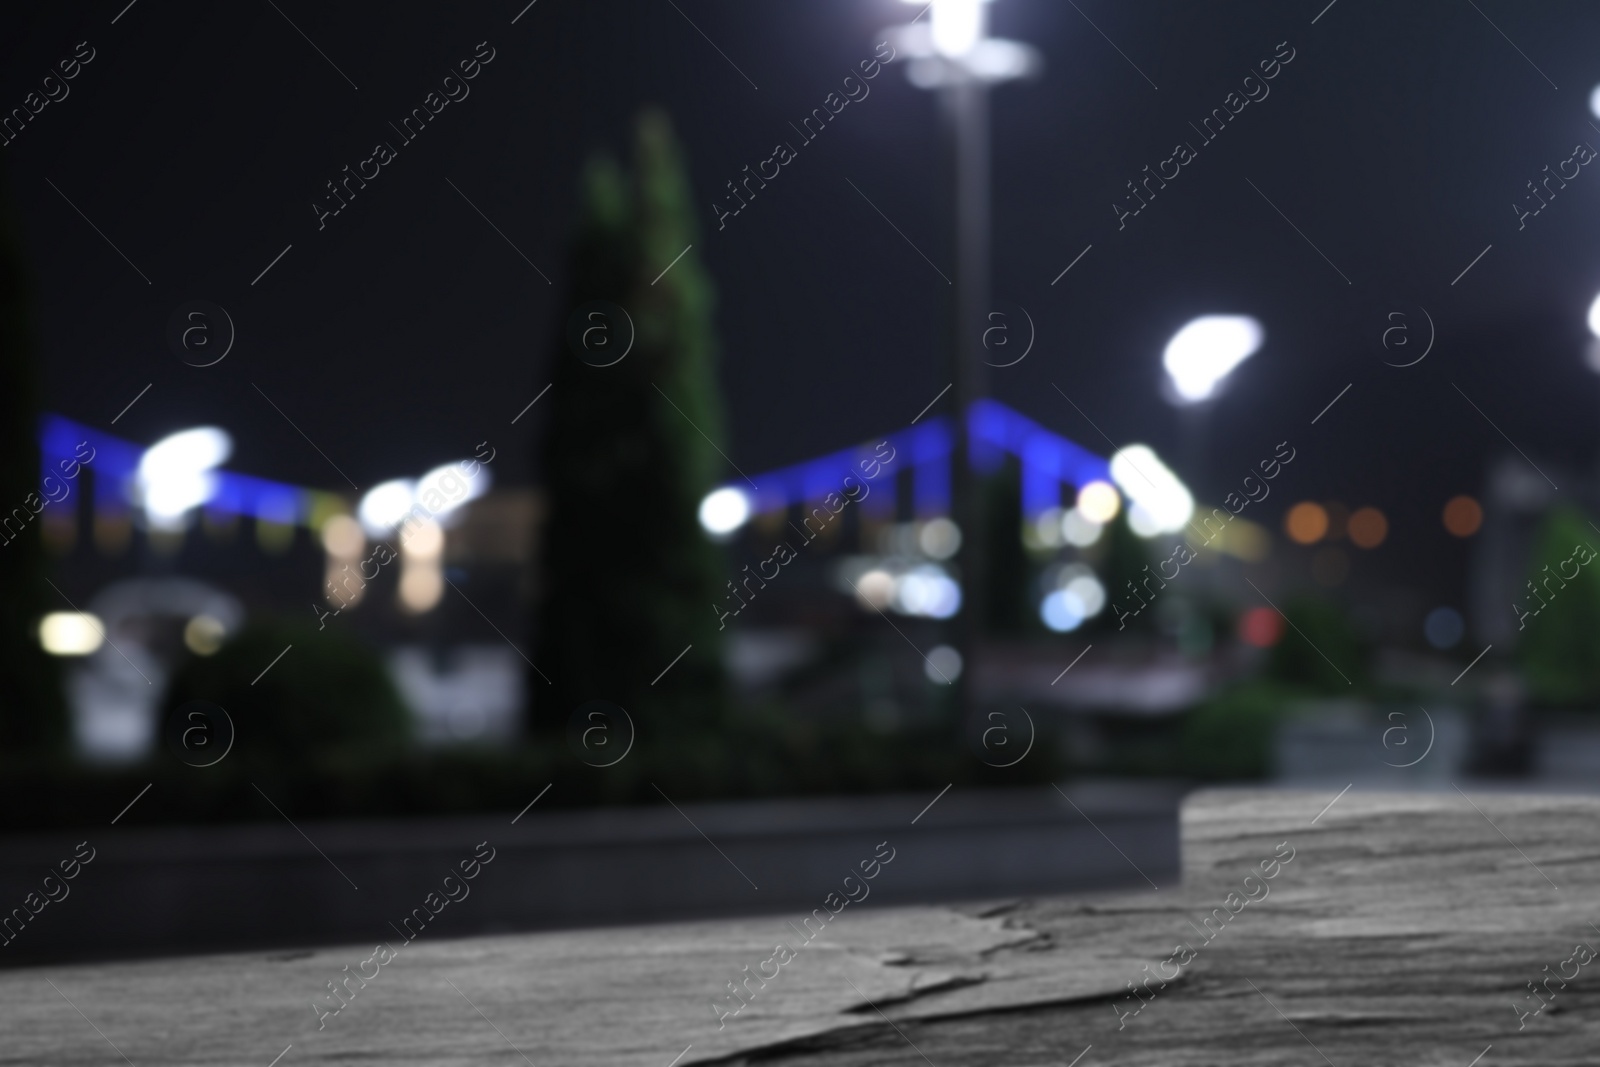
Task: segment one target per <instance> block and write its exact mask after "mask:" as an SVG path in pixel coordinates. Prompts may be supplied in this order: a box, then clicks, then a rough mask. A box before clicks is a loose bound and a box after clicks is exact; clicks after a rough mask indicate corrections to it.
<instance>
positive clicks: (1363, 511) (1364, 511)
mask: <svg viewBox="0 0 1600 1067" xmlns="http://www.w3.org/2000/svg"><path fill="white" fill-rule="evenodd" d="M1349 533H1350V540H1351V542H1352V543H1353V544H1354V545H1355V546H1356V547H1357V548H1377V547H1378V546H1379V545H1381V544H1383V541H1384V538H1386V537H1388V536H1389V520H1388V519H1387V518H1385V517H1384V514H1383V512H1381V511H1379V510H1378V509H1377V508H1357V509H1356V510H1355V511H1353V512H1351V514H1350V524H1349Z"/></svg>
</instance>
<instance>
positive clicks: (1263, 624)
mask: <svg viewBox="0 0 1600 1067" xmlns="http://www.w3.org/2000/svg"><path fill="white" fill-rule="evenodd" d="M1282 638H1283V616H1282V615H1279V614H1278V613H1277V612H1276V611H1273V610H1272V609H1271V608H1251V609H1250V610H1249V611H1247V612H1245V613H1244V614H1243V615H1241V616H1239V639H1240V640H1241V641H1243V642H1244V643H1245V644H1247V645H1254V646H1255V647H1256V648H1271V647H1272V646H1273V645H1275V644H1277V643H1278V642H1279V641H1280V640H1282Z"/></svg>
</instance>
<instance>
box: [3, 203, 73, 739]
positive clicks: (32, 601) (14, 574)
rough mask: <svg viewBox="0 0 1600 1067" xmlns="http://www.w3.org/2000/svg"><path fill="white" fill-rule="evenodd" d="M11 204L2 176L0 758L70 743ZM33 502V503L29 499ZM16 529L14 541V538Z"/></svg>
mask: <svg viewBox="0 0 1600 1067" xmlns="http://www.w3.org/2000/svg"><path fill="white" fill-rule="evenodd" d="M10 203H11V200H10V196H9V191H8V187H7V182H6V177H5V173H4V172H3V171H0V518H14V519H15V520H16V521H15V522H14V523H12V524H11V526H9V527H8V529H7V532H6V533H5V534H4V535H0V756H4V757H15V756H17V755H21V754H27V755H37V754H41V753H61V752H64V751H65V750H66V747H67V743H68V739H69V731H68V723H67V715H66V707H65V703H64V701H63V700H62V697H61V686H60V677H59V674H58V672H57V670H56V664H55V661H54V660H53V659H51V658H50V657H49V656H47V655H45V654H44V651H43V650H42V649H41V648H40V647H39V640H38V636H37V633H36V629H35V628H36V626H37V625H38V621H39V617H40V616H41V615H43V614H44V613H45V610H46V606H47V605H48V604H49V603H50V601H49V599H48V598H49V597H50V596H52V595H54V594H52V593H51V592H50V589H49V586H48V585H46V584H45V577H44V551H43V546H42V545H41V543H40V540H39V523H38V521H37V520H35V519H34V513H33V511H32V510H31V509H30V508H29V507H28V503H27V501H28V499H29V494H37V493H38V491H39V444H38V432H39V430H38V427H39V413H38V410H37V404H38V382H37V377H36V373H35V370H34V363H33V337H32V329H31V325H30V323H31V319H30V314H29V307H28V304H29V297H30V293H29V288H28V283H27V277H26V274H25V271H24V269H23V261H22V252H21V240H20V235H19V234H18V233H17V228H16V224H15V221H14V219H13V217H12V214H11V211H10ZM33 499H34V502H35V503H37V502H38V497H37V496H36V495H35V496H34V497H33ZM41 506H42V505H41ZM30 520H31V521H30ZM18 523H20V524H21V525H22V531H21V533H20V534H17V533H15V526H16V525H17V524H18ZM7 538H9V540H7ZM62 607H63V608H64V607H66V605H65V604H62Z"/></svg>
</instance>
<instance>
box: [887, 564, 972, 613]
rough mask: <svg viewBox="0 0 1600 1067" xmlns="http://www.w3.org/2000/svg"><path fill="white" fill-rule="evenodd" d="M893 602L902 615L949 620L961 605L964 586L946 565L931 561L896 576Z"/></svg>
mask: <svg viewBox="0 0 1600 1067" xmlns="http://www.w3.org/2000/svg"><path fill="white" fill-rule="evenodd" d="M892 602H893V604H894V607H895V610H896V611H898V612H900V613H901V614H902V615H923V616H926V617H928V618H932V619H948V618H949V617H950V616H952V615H954V614H955V613H956V612H957V611H958V610H959V609H960V608H961V587H960V586H959V585H957V584H956V583H955V582H954V581H953V580H952V579H951V578H950V576H949V575H947V574H946V573H945V572H944V570H943V568H941V567H936V566H934V565H932V564H928V565H925V566H921V567H916V568H914V569H912V570H910V571H908V572H906V573H905V574H902V575H901V576H900V577H898V578H896V579H895V583H894V599H893V601H892Z"/></svg>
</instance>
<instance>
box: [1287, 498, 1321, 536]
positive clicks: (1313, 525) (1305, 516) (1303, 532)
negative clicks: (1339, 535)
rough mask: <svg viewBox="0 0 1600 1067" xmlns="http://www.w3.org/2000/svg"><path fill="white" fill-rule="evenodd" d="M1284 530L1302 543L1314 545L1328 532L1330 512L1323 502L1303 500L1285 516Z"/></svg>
mask: <svg viewBox="0 0 1600 1067" xmlns="http://www.w3.org/2000/svg"><path fill="white" fill-rule="evenodd" d="M1283 529H1284V532H1285V533H1287V534H1288V535H1289V540H1291V541H1293V542H1295V543H1296V544H1300V545H1314V544H1316V543H1317V542H1318V541H1320V540H1322V538H1323V536H1324V535H1325V534H1327V532H1328V512H1327V510H1326V509H1325V508H1323V506H1322V505H1321V504H1316V503H1313V502H1312V501H1310V500H1305V501H1302V502H1300V503H1298V504H1296V505H1295V506H1294V507H1292V508H1290V509H1289V514H1287V515H1285V516H1284V517H1283Z"/></svg>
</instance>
